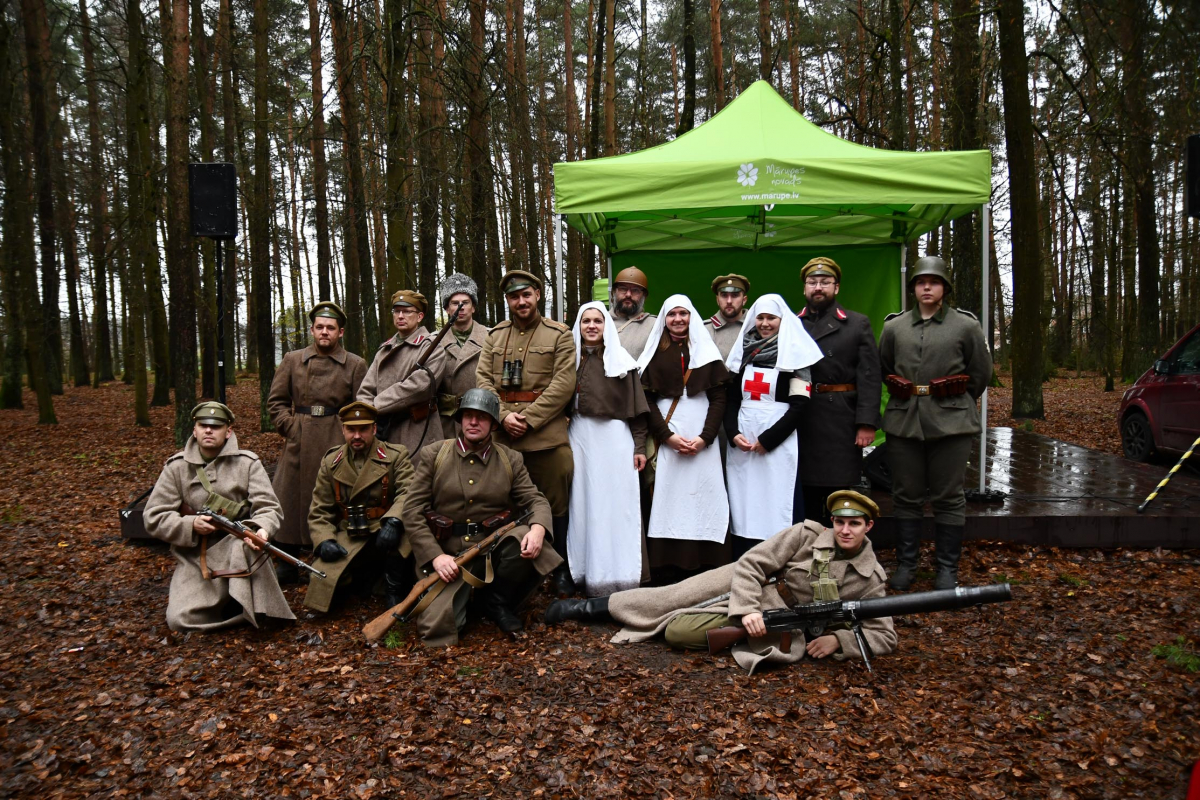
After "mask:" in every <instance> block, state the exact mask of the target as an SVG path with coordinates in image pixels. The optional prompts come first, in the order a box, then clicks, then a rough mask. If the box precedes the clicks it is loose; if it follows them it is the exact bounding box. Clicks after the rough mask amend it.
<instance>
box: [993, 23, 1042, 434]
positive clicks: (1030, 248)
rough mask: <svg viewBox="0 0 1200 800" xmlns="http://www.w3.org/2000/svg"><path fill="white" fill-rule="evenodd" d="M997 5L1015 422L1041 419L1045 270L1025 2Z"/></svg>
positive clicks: (1013, 411) (1013, 413) (1013, 412)
mask: <svg viewBox="0 0 1200 800" xmlns="http://www.w3.org/2000/svg"><path fill="white" fill-rule="evenodd" d="M999 2H1000V4H999V7H998V21H999V34H1000V78H1001V82H1002V83H1003V85H1004V133H1005V143H1006V145H1007V154H1008V173H1009V197H1010V199H1011V207H1012V242H1013V327H1012V337H1013V400H1012V415H1013V417H1014V418H1015V419H1024V418H1028V417H1034V418H1037V419H1042V418H1043V417H1045V412H1044V410H1043V406H1042V371H1043V369H1042V324H1041V316H1042V265H1041V262H1040V260H1039V257H1038V244H1037V242H1038V229H1037V201H1038V197H1037V175H1036V172H1035V170H1036V167H1037V161H1036V156H1035V155H1034V147H1033V116H1032V111H1031V109H1030V101H1029V89H1028V82H1029V60H1028V57H1027V56H1026V54H1025V7H1024V4H1023V2H1022V0H999Z"/></svg>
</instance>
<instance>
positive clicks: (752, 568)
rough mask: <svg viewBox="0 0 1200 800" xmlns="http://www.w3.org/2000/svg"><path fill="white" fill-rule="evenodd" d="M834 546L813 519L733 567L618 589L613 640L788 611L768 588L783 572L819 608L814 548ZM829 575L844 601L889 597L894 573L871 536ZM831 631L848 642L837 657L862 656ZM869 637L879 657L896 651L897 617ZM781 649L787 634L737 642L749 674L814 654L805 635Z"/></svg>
mask: <svg viewBox="0 0 1200 800" xmlns="http://www.w3.org/2000/svg"><path fill="white" fill-rule="evenodd" d="M834 546H835V544H834V539H833V531H832V530H830V529H827V528H824V527H822V526H821V525H820V523H817V522H813V521H812V520H808V521H806V522H804V523H802V524H800V525H793V526H792V527H790V528H785V529H784V530H782V531H780V532H779V533H777V534H775V535H774V536H772V537H771V538H770V539H767V540H766V541H764V542H761V543H760V544H758V545H756V546H755V547H754V548H752V549H751V550H749V551H748V552H747V553H746V554H745V555H743V556H742V557H741V558H740V559H738V560H737V561H735V562H734V563H732V564H727V565H725V566H723V567H718V568H716V569H712V570H709V571H708V572H702V573H701V574H699V575H696V576H695V577H692V578H688V579H687V580H685V581H682V582H680V583H677V584H674V585H673V586H662V587H657V588H649V589H631V590H629V591H627V592H617V593H616V594H614V595H612V596H610V597H609V599H608V610H609V613H610V614H611V615H612V617H613V619H615V620H617V621H618V622H620V623H621V624H622V625H624V626H625V627H624V628H623V629H622V630H621V631H620V632H618V633H617V635H616V636H614V637H613V641H614V642H641V641H646V640H648V639H651V638H653V637H654V636H656V635H657V634H659V633H661V632H662V631H663V629H664V628H666V627H667V623H669V622H670V621H671V620H672V619H674V618H675V617H677V616H679V615H680V614H727V615H729V617H730V622H731V624H733V625H737V624H740V622H741V618H742V617H743V616H744V615H746V614H751V613H754V612H760V613H761V612H762V611H764V610H766V609H768V608H785V607H786V605H787V604H786V603H784V601H783V598H782V597H780V595H779V592H778V591H777V590H776V589H775V587H773V586H767V585H766V583H767V579H768V578H769V577H770V576H772V575H776V574H779V575H780V578H781V580H783V582H784V583H785V584H786V585H787V588H788V589H789V590H790V591H791V594H792V597H793V598H795V601H796V603H797V604H805V603H811V602H812V597H813V593H812V585H811V579H810V577H809V569H810V568H811V566H812V561H813V549H814V548H815V547H821V548H832V547H834ZM829 575H830V577H831V578H833V579H834V580H835V581H837V584H838V593H839V596H840V599H842V600H866V599H868V598H872V597H883V596H884V594H885V592H884V581H885V580H886V579H887V575H886V573H884V571H883V567H881V566H880V565H879V562H878V561H876V560H875V552H874V550H873V549H872V547H871V541H870V539H868V540H866V542H865V543H864V544H863V548H862V550H860V551H859V552H858V554H857V555H856V556H854V557H853V558H850V559H835V560H833V561H831V562H830V564H829ZM726 592H729V593H730V595H731V596H730V598H729V600H727V601H724V602H721V603H717V604H714V605H711V606H708V607H706V608H696V607H695V606H697V605H698V604H700V603H703V602H704V601H706V600H709V599H710V598H713V597H717V596H719V595H722V594H725V593H726ZM831 633H833V634H834V635H836V636H837V638H838V644H840V645H841V651H840V652H839V653H837V654H836V655H835V656H834V658H838V659H842V658H862V652H861V651H860V650H859V649H858V643H857V642H856V641H855V640H854V634H853V632H851V631H849V630H838V631H831ZM863 635H864V636H865V637H866V639H867V644H869V645H870V647H871V651H872V652H873V653H874V654H875V655H877V656H881V655H885V654H887V653H890V652H892V651H893V650H895V649H896V631H895V629H894V628H893V627H892V618H891V617H883V618H880V619H873V620H867V621H865V622H863ZM779 645H780V637H779V635H778V634H769V635H767V636H765V637H763V638H761V639H753V640H751V641H749V642H748V643H746V644H742V645H737V646H736V647H735V648H734V652H733V655H734V658H735V659H736V660H737V662H738V664H739V665H740V666H741V667H742V668H743V669H747V670H750V671H751V672H753V671H754V669H755V668H756V667H757V666H758V665H759V664H761V663H779V664H793V663H795V662H797V661H800V660H801V659H803V658H804V657H805V655H806V653H805V649H804V647H805V642H804V637H803V636H793V637H792V647H791V649H790V650H789V651H784V650H781V649H780V648H779Z"/></svg>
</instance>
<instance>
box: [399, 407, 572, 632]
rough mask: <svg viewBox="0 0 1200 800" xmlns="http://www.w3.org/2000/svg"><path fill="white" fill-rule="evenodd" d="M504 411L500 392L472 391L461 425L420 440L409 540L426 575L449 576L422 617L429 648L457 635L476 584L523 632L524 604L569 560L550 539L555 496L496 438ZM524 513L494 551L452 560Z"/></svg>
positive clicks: (499, 616) (509, 627)
mask: <svg viewBox="0 0 1200 800" xmlns="http://www.w3.org/2000/svg"><path fill="white" fill-rule="evenodd" d="M499 418H500V399H499V398H498V397H497V396H496V395H495V394H494V393H493V392H490V391H488V390H486V389H470V390H468V391H467V392H466V393H465V394H464V395H463V398H462V403H461V404H460V405H459V408H458V412H457V413H456V414H455V420H456V421H457V422H458V423H459V425H460V426H461V429H462V433H461V434H460V435H459V436H458V438H457V439H447V440H445V441H443V442H437V443H435V444H431V445H428V446H426V447H425V448H423V449H422V451H421V454H420V458H418V460H417V463H418V467H417V471H416V475H415V476H414V477H413V481H412V484H411V485H410V486H409V491H408V500H407V502H406V503H405V506H404V527H405V530H406V531H407V533H408V539H407V542H408V543H409V544H411V546H412V551H413V555H414V556H415V558H416V563H417V565H418V567H419V568H420V569H421V571H422V572H423V574H425V575H429V574H430V573H432V572H436V573H437V574H438V575H439V576H440V577H441V579H442V580H443V581H444V582H445V584H447V585H446V586H445V589H444V591H442V592H440V593H439V594H438V595H437V596H436V597H435V598H434V599H433V601H432V602H431V603H430V604H429V606H428V607H427V608H425V609H422V610H421V611H420V612H419V614H418V616H417V627H418V630H419V631H420V633H421V638H422V640H423V641H424V642H425V644H426V645H429V646H430V647H441V646H444V645H452V644H457V643H458V634H459V631H460V630H462V628H463V627H464V626H465V625H466V623H467V611H468V607H469V606H470V605H471V600H472V596H473V594H474V590H476V589H478V590H479V594H478V596H477V600H478V603H479V605H480V606H482V610H483V613H484V616H486V617H487V618H488V619H490V620H491V621H492V622H494V623H495V624H496V626H497V627H499V628H500V630H502V631H504V632H505V633H508V634H515V633H516V632H517V631H520V630H521V629H522V628H523V627H524V625H523V623H522V622H521V618H520V617H519V616H517V610H518V609H519V608H520V606H521V604H522V603H524V602H525V601H526V600H527V599H528V598H529V596H530V595H531V594H532V593H533V592H534V591H535V590H536V589H537V587H538V585H539V584H540V583H541V582H542V578H543V576H545V575H547V574H548V573H550V572H551V571H552V570H553V569H554V568H555V567H557V566H558V565H559V564H561V563H562V558H561V557H560V556H559V555H558V554H557V553H556V552H555V551H554V548H553V547H552V546H550V545H551V542H547V541H546V539H547V530H548V529H549V528H550V527H551V526H552V518H551V516H550V504H549V503H547V502H546V498H545V497H543V496H542V494H541V493H540V492H539V491H538V490H537V487H535V486H534V485H533V481H531V480H530V479H529V473H528V472H527V471H526V469H525V463H524V461H523V460H522V458H521V454H520V453H518V452H516V451H514V450H510V449H509V448H507V447H505V446H503V445H500V444H496V443H495V442H494V441H492V431H494V430H495V429H496V428H497V427H498V426H499V424H500V420H499ZM525 511H530V512H531V521H530V524H529V525H528V526H525V525H519V526H517V527H516V528H514V529H513V530H511V531H510V532H508V533H507V534H505V535H504V537H503V538H502V539H501V540H500V542H499V543H498V544H497V545H496V547H495V549H494V550H492V552H491V553H489V554H488V555H486V556H483V555H481V556H479V557H477V558H475V559H474V560H472V561H471V562H469V563H468V564H466V565H465V566H464V567H463V568H460V567H459V566H458V564H456V563H455V561H454V556H455V555H457V554H458V553H459V552H461V551H462V550H463V549H465V548H467V547H469V546H471V544H472V543H474V542H477V541H479V540H480V539H483V538H484V537H486V536H487V535H488V534H489V533H490V532H491V531H493V530H495V529H496V528H499V527H501V526H503V525H505V524H506V523H507V522H509V521H510V520H512V519H514V518H516V517H517V516H519V515H520V514H522V513H524V512H525ZM489 566H490V568H489ZM489 576H491V577H490V578H489Z"/></svg>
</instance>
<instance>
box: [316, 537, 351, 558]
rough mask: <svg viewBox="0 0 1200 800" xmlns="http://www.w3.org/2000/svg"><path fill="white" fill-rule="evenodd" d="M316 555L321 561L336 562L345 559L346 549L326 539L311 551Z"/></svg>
mask: <svg viewBox="0 0 1200 800" xmlns="http://www.w3.org/2000/svg"><path fill="white" fill-rule="evenodd" d="M313 552H314V553H316V554H317V558H319V559H321V560H322V561H337V560H338V559H339V558H345V557H346V548H344V547H342V546H341V545H340V544H338V543H337V542H335V541H334V540H333V539H326V540H325V541H323V542H321V543H320V544H319V545H317V546H316V548H315V549H314V550H313Z"/></svg>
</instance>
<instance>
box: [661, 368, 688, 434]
mask: <svg viewBox="0 0 1200 800" xmlns="http://www.w3.org/2000/svg"><path fill="white" fill-rule="evenodd" d="M690 377H692V370H691V367H689V368H688V369H687V371H686V372H684V373H683V391H685V392H686V391H687V382H688V378H690ZM682 399H683V395H682V394H680V395H679V397H676V398H675V399H674V400H672V401H671V407H670V408H668V409H667V415H666V416H665V417H663V425H670V424H671V417H672V416H673V415H674V414H675V406H677V405H679V401H680V400H682Z"/></svg>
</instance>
